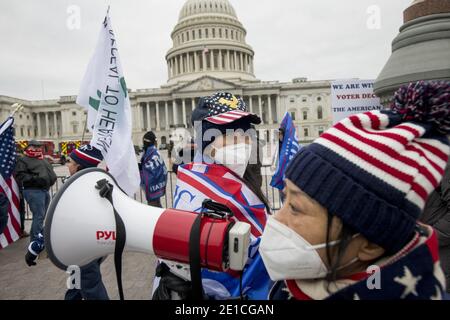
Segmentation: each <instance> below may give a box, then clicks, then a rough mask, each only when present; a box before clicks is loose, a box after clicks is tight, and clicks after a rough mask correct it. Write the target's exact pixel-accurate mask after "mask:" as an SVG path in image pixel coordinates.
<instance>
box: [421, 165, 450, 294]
mask: <svg viewBox="0 0 450 320" xmlns="http://www.w3.org/2000/svg"><path fill="white" fill-rule="evenodd" d="M449 163H450V162H449ZM420 220H421V221H422V222H423V223H426V224H428V225H430V226H432V227H433V228H434V229H435V230H436V232H437V237H438V240H439V255H440V259H441V265H442V269H443V270H444V273H445V276H446V279H447V291H448V292H450V166H449V165H447V169H446V171H445V175H444V178H443V179H442V182H441V184H440V186H439V187H438V188H437V189H436V190H435V191H434V192H433V193H432V194H431V195H430V197H429V198H428V201H427V204H426V206H425V209H424V212H423V214H422V217H421V219H420Z"/></svg>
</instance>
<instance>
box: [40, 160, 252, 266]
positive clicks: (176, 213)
mask: <svg viewBox="0 0 450 320" xmlns="http://www.w3.org/2000/svg"><path fill="white" fill-rule="evenodd" d="M100 181H103V182H107V184H109V185H110V186H112V200H113V204H114V206H113V205H112V204H111V202H110V201H109V200H108V199H106V198H103V197H101V196H100V194H99V190H98V187H97V186H98V184H99V182H100ZM114 209H115V210H116V213H117V214H118V215H119V216H120V218H121V220H122V221H123V224H124V226H125V231H126V240H125V248H124V250H125V251H134V252H143V253H148V254H154V255H156V256H157V257H159V258H162V259H166V260H170V261H175V262H180V263H186V264H187V263H189V261H190V259H189V248H190V246H189V242H190V235H191V229H192V226H193V225H194V222H195V221H196V218H198V214H197V213H194V212H187V211H180V210H173V209H161V208H155V207H150V206H147V205H145V204H142V203H139V202H137V201H135V200H133V199H131V198H129V197H128V196H127V195H126V194H125V193H124V192H123V191H122V190H121V189H120V188H119V186H118V185H117V183H116V181H115V180H114V178H113V177H112V176H111V175H110V174H109V173H107V172H105V171H104V170H102V169H98V168H91V169H85V170H82V171H80V172H78V173H76V174H75V175H74V176H72V177H71V178H69V179H68V180H67V182H66V183H65V184H64V185H63V186H62V188H61V189H60V190H59V191H58V193H57V194H56V195H55V197H54V199H53V200H52V202H51V204H50V206H49V209H48V211H47V217H46V220H45V232H44V233H45V234H44V237H45V245H46V249H47V251H48V255H49V258H50V260H51V261H52V262H53V263H54V264H55V265H56V266H57V267H59V268H61V269H63V270H67V268H68V267H69V266H73V265H75V266H79V267H83V266H85V265H87V264H89V263H90V262H91V261H93V260H95V259H99V258H101V257H104V256H106V255H109V254H113V253H114V251H115V244H116V243H115V242H116V237H117V234H116V222H115V215H114ZM209 212H210V214H202V217H201V224H199V226H200V227H199V228H200V229H199V230H200V231H199V242H200V264H201V266H202V267H203V268H208V269H211V270H216V271H226V270H228V269H232V270H236V271H240V270H243V268H244V266H245V263H246V261H247V256H248V255H247V253H248V245H249V243H250V225H249V224H247V223H243V222H235V221H233V219H232V218H230V216H228V215H223V214H220V212H211V210H210V211H209ZM197 221H198V220H197Z"/></svg>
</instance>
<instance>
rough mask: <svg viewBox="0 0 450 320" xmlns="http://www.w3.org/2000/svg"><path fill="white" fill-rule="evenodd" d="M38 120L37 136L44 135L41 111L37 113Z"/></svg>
mask: <svg viewBox="0 0 450 320" xmlns="http://www.w3.org/2000/svg"><path fill="white" fill-rule="evenodd" d="M36 122H37V136H38V137H39V138H40V137H42V128H41V117H40V114H39V113H36Z"/></svg>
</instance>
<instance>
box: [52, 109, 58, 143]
mask: <svg viewBox="0 0 450 320" xmlns="http://www.w3.org/2000/svg"><path fill="white" fill-rule="evenodd" d="M53 136H54V137H57V136H58V123H57V121H56V112H53Z"/></svg>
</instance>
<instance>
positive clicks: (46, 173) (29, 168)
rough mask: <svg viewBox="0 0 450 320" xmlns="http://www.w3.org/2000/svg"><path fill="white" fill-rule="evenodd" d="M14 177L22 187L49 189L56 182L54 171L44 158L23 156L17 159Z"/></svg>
mask: <svg viewBox="0 0 450 320" xmlns="http://www.w3.org/2000/svg"><path fill="white" fill-rule="evenodd" d="M15 172H16V178H17V180H18V181H19V184H20V186H21V187H23V188H24V189H42V190H49V189H50V187H51V186H52V185H53V184H54V183H55V182H56V179H57V177H56V173H55V171H53V167H52V165H51V164H50V163H48V162H47V161H46V160H40V159H36V158H30V157H27V156H23V157H20V158H18V159H17V165H16V169H15Z"/></svg>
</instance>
